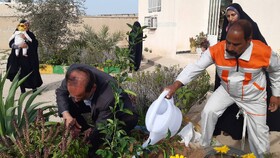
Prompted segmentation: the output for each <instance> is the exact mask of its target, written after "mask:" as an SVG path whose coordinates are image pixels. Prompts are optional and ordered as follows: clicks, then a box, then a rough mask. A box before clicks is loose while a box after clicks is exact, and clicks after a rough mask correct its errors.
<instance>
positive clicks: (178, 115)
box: [142, 91, 182, 148]
mask: <svg viewBox="0 0 280 158" xmlns="http://www.w3.org/2000/svg"><path fill="white" fill-rule="evenodd" d="M167 94H168V91H163V92H162V93H161V94H160V96H159V97H158V98H157V100H155V101H154V102H153V103H152V105H151V106H150V107H149V109H148V111H147V114H146V118H145V124H146V128H147V130H148V131H149V132H150V135H149V138H148V139H147V140H146V141H145V142H144V144H143V145H142V147H143V148H145V147H147V146H148V145H154V144H156V143H157V142H158V141H160V140H161V139H163V138H165V137H166V136H167V133H168V130H170V132H171V137H172V136H174V135H175V134H176V133H177V132H178V130H179V128H180V127H181V124H182V112H181V110H180V109H179V108H178V107H176V106H175V105H174V101H173V98H171V99H166V98H165V96H166V95H167Z"/></svg>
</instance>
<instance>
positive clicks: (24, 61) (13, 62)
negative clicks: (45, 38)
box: [7, 20, 43, 93]
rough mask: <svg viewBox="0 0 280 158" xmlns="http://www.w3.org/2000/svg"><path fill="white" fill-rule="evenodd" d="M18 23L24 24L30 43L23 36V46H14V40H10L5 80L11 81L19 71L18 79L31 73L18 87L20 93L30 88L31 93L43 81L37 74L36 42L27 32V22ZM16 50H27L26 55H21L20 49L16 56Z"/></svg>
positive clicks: (38, 73) (31, 34)
mask: <svg viewBox="0 0 280 158" xmlns="http://www.w3.org/2000/svg"><path fill="white" fill-rule="evenodd" d="M20 23H24V24H25V26H26V28H27V31H26V33H27V34H28V36H29V37H30V38H31V39H32V41H29V40H28V39H27V38H25V37H24V35H23V37H22V38H24V39H25V42H24V43H23V44H20V45H15V44H14V39H11V40H10V42H9V46H10V48H12V51H11V54H10V56H9V58H8V64H7V70H9V73H8V76H7V78H8V79H10V81H12V80H13V79H14V77H15V75H16V74H17V72H18V71H19V70H20V79H21V78H23V77H25V76H26V75H28V74H29V73H30V72H32V73H31V75H30V76H29V77H28V78H27V79H26V80H25V82H23V83H22V85H21V86H20V89H21V93H24V92H25V89H26V88H31V89H33V91H36V89H37V88H38V87H40V86H41V85H42V84H43V81H42V78H41V75H40V72H39V59H38V52H37V49H38V41H37V39H36V37H35V35H34V34H33V33H32V32H31V31H30V30H29V22H28V21H27V20H21V21H20ZM18 48H28V50H27V55H25V56H24V55H23V54H22V49H20V51H19V55H18V56H16V54H15V49H18Z"/></svg>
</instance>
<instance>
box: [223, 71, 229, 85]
mask: <svg viewBox="0 0 280 158" xmlns="http://www.w3.org/2000/svg"><path fill="white" fill-rule="evenodd" d="M228 74H229V70H223V71H222V75H221V78H222V80H223V81H225V82H226V83H227V82H228Z"/></svg>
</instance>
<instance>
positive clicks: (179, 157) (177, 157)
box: [170, 154, 186, 158]
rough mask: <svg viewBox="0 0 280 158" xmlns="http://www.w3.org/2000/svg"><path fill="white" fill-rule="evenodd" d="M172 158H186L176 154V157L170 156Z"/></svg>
mask: <svg viewBox="0 0 280 158" xmlns="http://www.w3.org/2000/svg"><path fill="white" fill-rule="evenodd" d="M170 158H186V157H185V156H184V155H179V154H176V155H175V156H170Z"/></svg>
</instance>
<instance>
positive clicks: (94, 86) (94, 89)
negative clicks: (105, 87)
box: [92, 84, 97, 92]
mask: <svg viewBox="0 0 280 158" xmlns="http://www.w3.org/2000/svg"><path fill="white" fill-rule="evenodd" d="M96 88H97V86H96V84H93V86H92V89H93V91H94V92H95V91H96Z"/></svg>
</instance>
